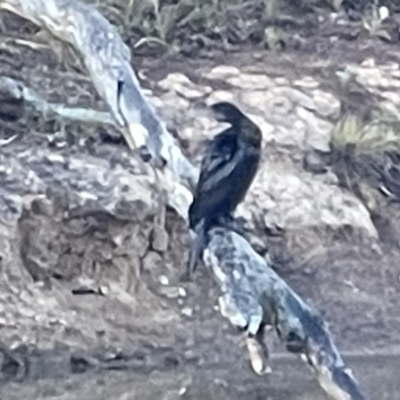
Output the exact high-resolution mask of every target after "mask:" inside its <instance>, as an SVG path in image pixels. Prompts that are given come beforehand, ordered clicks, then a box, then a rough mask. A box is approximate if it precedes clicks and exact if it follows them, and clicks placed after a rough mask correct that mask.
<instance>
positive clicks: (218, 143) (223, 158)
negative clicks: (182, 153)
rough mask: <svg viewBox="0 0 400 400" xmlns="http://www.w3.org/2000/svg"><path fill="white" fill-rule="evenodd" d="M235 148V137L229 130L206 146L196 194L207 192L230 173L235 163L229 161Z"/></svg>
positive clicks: (231, 130) (233, 154)
mask: <svg viewBox="0 0 400 400" xmlns="http://www.w3.org/2000/svg"><path fill="white" fill-rule="evenodd" d="M236 148H237V142H236V135H235V133H234V131H233V129H231V128H230V129H228V130H226V131H224V132H222V133H221V134H219V135H217V136H216V137H215V138H214V140H213V141H211V142H210V143H209V144H208V146H207V148H206V150H205V153H204V157H203V161H202V164H201V173H200V178H199V183H198V186H197V187H198V192H207V191H209V190H210V189H212V188H213V186H214V185H215V184H218V182H221V180H223V178H224V177H226V176H228V175H229V174H230V173H231V172H232V169H233V168H234V167H235V163H232V162H230V161H232V159H233V157H234V156H235V153H236Z"/></svg>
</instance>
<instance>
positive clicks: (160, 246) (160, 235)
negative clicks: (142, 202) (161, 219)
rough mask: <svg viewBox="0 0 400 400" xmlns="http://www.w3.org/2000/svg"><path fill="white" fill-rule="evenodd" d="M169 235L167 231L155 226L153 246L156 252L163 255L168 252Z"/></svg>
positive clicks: (152, 239) (152, 237) (152, 235)
mask: <svg viewBox="0 0 400 400" xmlns="http://www.w3.org/2000/svg"><path fill="white" fill-rule="evenodd" d="M168 241H169V238H168V233H167V232H166V230H165V229H163V228H162V227H160V226H157V225H155V226H154V227H153V231H152V234H151V245H152V247H153V249H154V250H155V251H159V252H161V253H163V252H165V251H167V250H168Z"/></svg>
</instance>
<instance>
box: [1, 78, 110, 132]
mask: <svg viewBox="0 0 400 400" xmlns="http://www.w3.org/2000/svg"><path fill="white" fill-rule="evenodd" d="M0 99H1V102H2V104H1V108H0V115H1V114H5V113H7V112H8V113H13V114H16V113H17V112H18V113H20V114H22V113H23V112H24V110H25V109H26V108H27V107H32V108H33V109H35V110H37V111H39V112H40V113H43V114H44V115H46V116H49V115H52V114H54V115H57V116H59V117H61V118H65V119H69V120H72V121H77V122H84V123H95V124H108V125H114V126H116V125H117V124H116V122H115V119H114V118H113V117H112V116H111V114H110V113H108V112H104V111H97V110H92V109H88V108H79V107H66V106H65V105H64V104H57V103H49V102H47V101H46V100H45V99H43V98H42V97H40V96H39V95H38V94H37V93H35V92H34V91H33V90H31V89H30V88H28V87H26V86H25V85H24V84H23V83H22V82H18V81H16V80H14V79H11V78H8V77H5V76H0ZM6 105H8V108H7V109H4V111H3V110H2V108H3V107H4V108H5V107H6ZM11 105H14V107H13V110H14V111H12V110H11ZM17 108H18V110H17ZM10 118H11V116H10Z"/></svg>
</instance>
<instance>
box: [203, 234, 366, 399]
mask: <svg viewBox="0 0 400 400" xmlns="http://www.w3.org/2000/svg"><path fill="white" fill-rule="evenodd" d="M204 261H205V263H206V265H207V267H208V268H210V269H211V271H212V272H213V274H214V276H215V277H216V279H217V281H218V283H219V286H220V288H221V291H222V293H223V294H222V296H221V298H220V305H221V310H222V314H223V315H224V316H225V317H227V318H228V319H229V320H230V321H231V323H232V324H233V325H235V326H237V327H240V328H243V329H245V330H246V332H247V333H248V334H249V335H251V336H254V335H256V334H257V332H258V330H259V328H260V325H261V324H262V323H265V324H268V325H272V326H273V327H274V328H275V330H276V332H277V334H278V336H279V338H280V340H281V342H282V343H283V344H284V345H285V346H286V349H287V350H288V351H290V352H294V353H297V354H299V355H300V356H301V358H302V359H303V360H304V361H305V362H306V363H307V364H308V365H309V366H310V367H311V368H312V370H313V371H314V373H315V374H316V376H317V379H318V381H319V383H320V385H321V386H322V388H323V389H324V390H325V391H326V392H327V393H328V394H329V395H331V396H332V398H334V399H336V400H365V399H366V397H364V395H363V394H362V393H361V391H360V389H359V387H358V384H357V382H356V380H355V379H354V377H353V375H352V373H351V371H350V369H348V368H346V366H345V364H344V361H343V359H342V357H341V356H340V354H339V351H338V350H337V348H336V346H335V344H334V343H333V340H332V337H331V335H330V333H329V330H328V327H327V326H326V324H325V322H324V321H323V319H322V318H321V317H320V316H319V315H318V314H317V312H316V311H314V310H312V309H311V308H310V307H309V306H307V305H306V304H305V303H304V301H303V300H302V299H301V298H300V297H299V296H298V295H297V294H296V293H295V292H294V291H293V290H292V289H291V288H290V287H289V286H288V285H287V284H286V283H285V281H283V280H282V279H281V278H280V277H279V276H278V275H277V274H276V273H275V272H274V271H273V270H272V269H271V268H270V266H268V264H267V263H266V262H265V260H264V259H263V258H262V257H261V256H260V255H258V254H257V253H256V252H255V251H254V250H253V249H252V247H251V246H250V244H249V243H248V242H247V241H246V240H245V239H244V238H243V237H242V236H240V235H238V234H237V233H234V232H232V231H229V230H227V229H223V228H215V229H214V230H213V231H211V232H210V242H209V245H208V248H207V250H206V251H205V254H204Z"/></svg>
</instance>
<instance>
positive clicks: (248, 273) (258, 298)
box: [0, 0, 366, 400]
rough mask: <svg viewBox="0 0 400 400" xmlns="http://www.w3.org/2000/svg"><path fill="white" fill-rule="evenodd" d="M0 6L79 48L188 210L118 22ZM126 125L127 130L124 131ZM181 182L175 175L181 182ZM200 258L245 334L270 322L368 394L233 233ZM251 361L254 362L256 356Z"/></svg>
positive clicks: (349, 397)
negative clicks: (158, 160)
mask: <svg viewBox="0 0 400 400" xmlns="http://www.w3.org/2000/svg"><path fill="white" fill-rule="evenodd" d="M0 6H2V7H3V8H7V9H8V10H10V11H12V12H14V13H17V14H19V15H21V16H23V17H25V18H27V19H29V20H31V21H33V22H34V23H36V24H38V25H40V26H42V27H45V28H47V29H48V30H49V31H51V32H52V33H53V34H54V35H55V36H57V37H58V38H59V39H61V40H62V41H64V42H68V43H69V44H71V45H72V46H73V47H74V48H75V49H76V50H77V51H78V52H79V54H80V55H81V57H82V59H83V61H84V64H85V66H86V68H87V70H88V73H89V75H90V77H91V79H92V81H93V83H94V86H95V87H96V89H97V91H98V93H99V94H100V96H101V97H102V98H103V100H104V101H105V102H106V103H107V105H108V107H109V109H110V110H111V113H112V115H113V117H114V119H115V121H117V123H118V124H119V125H120V126H121V129H125V137H126V138H127V141H128V143H129V145H130V146H131V147H138V146H141V145H143V144H145V145H146V146H147V147H148V148H149V150H150V152H152V154H153V155H154V156H155V157H162V158H164V159H165V160H166V162H167V169H168V170H169V171H170V172H172V175H171V174H170V175H169V179H170V180H172V181H171V182H170V185H169V189H170V193H169V200H170V203H172V204H175V207H176V208H177V210H178V211H179V212H180V214H181V215H183V216H184V217H186V211H187V206H188V205H189V203H190V201H191V195H190V194H189V195H188V194H187V193H186V192H183V191H182V190H180V189H177V188H178V187H181V186H182V185H181V184H180V183H181V182H186V183H189V184H190V185H193V184H194V183H195V182H196V179H197V176H198V170H197V169H196V168H195V167H193V165H192V164H191V163H190V162H189V161H188V160H187V159H186V158H185V157H184V155H183V154H182V152H181V150H180V148H179V147H178V146H177V144H176V142H175V140H174V139H173V137H172V136H171V135H170V134H169V133H168V132H167V130H166V128H165V124H164V123H163V122H162V121H161V120H160V118H159V117H158V116H157V115H156V113H155V111H154V109H153V108H152V107H151V106H150V104H149V103H148V101H147V100H146V98H145V96H144V95H143V93H142V91H141V88H140V85H139V83H138V80H137V78H136V76H135V73H134V72H133V70H132V69H131V67H130V52H129V50H128V48H127V47H126V45H125V44H124V43H123V42H122V39H121V38H120V36H119V35H118V33H117V31H116V29H115V28H114V27H113V26H111V25H110V24H109V23H108V22H107V20H106V19H105V18H104V17H102V16H101V14H100V13H99V12H97V11H96V10H95V9H94V8H92V7H90V6H87V5H83V4H81V3H78V2H76V1H73V0H2V2H1V4H0ZM127 133H129V134H127ZM179 182H180V183H179ZM204 261H205V264H206V266H207V267H208V268H209V269H210V271H211V272H212V273H213V275H214V277H215V278H216V280H217V282H218V283H219V285H220V288H221V291H222V296H221V302H220V304H221V309H222V313H223V315H224V316H226V317H227V318H228V319H229V320H230V321H231V323H232V324H233V325H235V326H238V327H241V328H243V329H244V330H245V331H246V332H247V334H248V335H249V337H253V335H256V334H257V332H258V331H259V329H260V325H261V324H262V323H265V324H268V325H271V326H273V327H274V328H275V330H276V332H277V334H278V336H279V338H280V340H281V341H282V343H283V344H284V345H286V348H287V349H288V350H289V351H292V352H296V353H298V354H300V355H301V356H302V358H303V359H305V360H306V362H307V363H308V365H310V366H311V368H312V370H313V371H314V373H315V375H316V376H317V379H318V381H319V383H320V385H321V386H322V387H323V388H324V389H325V390H326V391H327V393H329V394H330V395H331V396H332V398H334V399H336V400H365V399H366V397H365V396H364V395H363V394H361V391H360V389H359V387H358V384H357V382H356V381H355V379H354V378H353V376H352V374H351V371H350V370H348V369H347V368H346V367H345V364H344V362H343V360H342V358H341V356H340V354H339V352H338V350H337V348H336V347H335V345H334V343H333V340H332V338H331V335H330V333H329V331H328V328H327V326H326V324H325V323H324V321H323V320H322V318H321V317H320V316H319V315H318V314H317V313H316V312H315V311H313V310H312V309H311V308H310V307H309V306H307V305H306V304H305V303H304V302H303V300H302V299H301V298H300V297H299V296H298V295H297V294H296V293H295V292H293V290H292V289H291V288H290V287H289V286H288V285H287V284H286V283H285V282H284V281H283V280H282V279H281V278H280V277H279V276H278V275H277V274H276V273H275V272H274V271H273V270H272V269H271V268H270V266H269V265H267V263H266V262H265V260H264V259H263V258H262V257H260V256H259V255H258V254H257V253H256V252H255V251H254V250H253V249H252V248H251V246H250V244H249V243H248V242H247V241H246V240H245V239H244V238H243V237H241V236H239V235H238V234H237V233H234V232H231V231H228V230H226V229H222V228H216V229H214V230H212V231H211V232H210V242H209V245H208V248H207V250H206V251H205V255H204ZM253 367H254V364H253Z"/></svg>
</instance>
